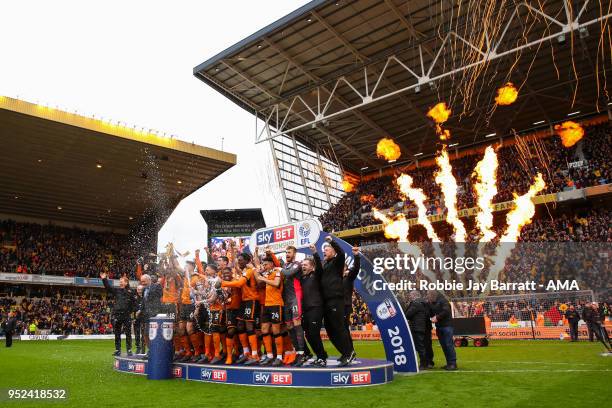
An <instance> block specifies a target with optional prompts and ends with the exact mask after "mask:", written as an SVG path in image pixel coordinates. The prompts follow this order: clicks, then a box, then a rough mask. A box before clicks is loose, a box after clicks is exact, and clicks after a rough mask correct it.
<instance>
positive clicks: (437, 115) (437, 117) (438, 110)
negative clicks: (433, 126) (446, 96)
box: [427, 102, 451, 124]
mask: <svg viewBox="0 0 612 408" xmlns="http://www.w3.org/2000/svg"><path fill="white" fill-rule="evenodd" d="M450 115H451V110H450V108H449V107H447V106H446V102H440V103H438V104H436V105H435V106H434V107H433V108H431V109H430V110H429V112H427V116H429V117H430V118H432V119H433V120H434V122H436V123H438V124H440V123H444V122H446V121H447V120H448V118H449V117H450Z"/></svg>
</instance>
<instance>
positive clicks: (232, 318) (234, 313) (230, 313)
mask: <svg viewBox="0 0 612 408" xmlns="http://www.w3.org/2000/svg"><path fill="white" fill-rule="evenodd" d="M239 316H240V309H225V326H226V327H227V328H228V329H229V328H230V327H236V324H237V323H238V317H239Z"/></svg>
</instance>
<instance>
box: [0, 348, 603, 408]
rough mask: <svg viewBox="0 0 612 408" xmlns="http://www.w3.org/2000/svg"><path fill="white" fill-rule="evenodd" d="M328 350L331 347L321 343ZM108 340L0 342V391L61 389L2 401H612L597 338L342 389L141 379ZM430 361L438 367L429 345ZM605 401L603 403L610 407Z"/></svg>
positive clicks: (472, 353) (464, 352)
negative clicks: (120, 365) (123, 365)
mask: <svg viewBox="0 0 612 408" xmlns="http://www.w3.org/2000/svg"><path fill="white" fill-rule="evenodd" d="M355 345H356V349H357V354H358V356H361V357H364V358H365V357H368V358H383V357H384V352H383V347H382V344H381V343H379V342H365V341H364V342H356V343H355ZM327 347H328V348H329V349H331V345H329V344H327ZM112 349H113V345H112V342H111V341H110V340H108V341H106V340H104V341H103V340H96V341H76V340H75V341H64V342H51V341H50V342H37V341H24V342H16V343H15V344H14V346H13V348H10V349H7V348H5V347H3V345H2V347H0V388H4V389H6V388H45V389H50V388H64V389H66V390H67V392H68V398H67V400H66V401H63V402H38V403H24V402H23V401H22V402H16V401H13V402H7V401H6V400H5V401H0V406H2V405H4V406H46V405H54V406H55V405H57V406H75V407H116V408H119V407H196V406H197V407H218V408H230V407H240V406H246V407H249V408H254V407H266V408H268V407H269V408H272V407H283V408H298V407H307V408H312V407H344V408H348V407H377V408H378V407H471V408H473V407H549V406H550V407H555V408H559V407H579V406H585V407H586V406H588V407H594V406H595V407H596V406H606V405H608V404H609V403H610V400H611V399H612V391H610V380H611V379H612V375H611V374H612V357H602V356H600V353H601V352H602V349H603V348H602V347H601V345H599V344H597V343H587V342H580V343H568V342H561V341H492V342H491V346H490V347H487V348H474V347H467V348H460V349H458V350H457V355H458V365H459V368H460V369H459V371H456V372H446V371H444V370H441V369H439V368H437V369H434V370H430V371H427V372H424V373H422V374H419V375H409V376H401V375H397V376H396V377H395V379H394V380H393V382H392V383H391V384H386V385H381V386H374V387H364V388H352V389H351V388H349V389H337V390H334V389H320V390H317V389H278V388H265V387H246V386H235V385H224V384H207V383H200V382H195V381H182V380H167V381H148V380H147V379H146V377H144V376H139V375H132V374H126V373H119V372H115V371H114V370H113V358H112V356H111V352H112ZM434 352H435V353H436V357H435V362H436V366H438V367H440V366H442V365H444V362H443V361H444V358H443V355H442V353H441V350H440V348H439V347H438V346H437V345H436V347H435V349H434ZM608 406H609V405H608Z"/></svg>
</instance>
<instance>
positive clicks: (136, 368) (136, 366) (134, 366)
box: [128, 362, 144, 373]
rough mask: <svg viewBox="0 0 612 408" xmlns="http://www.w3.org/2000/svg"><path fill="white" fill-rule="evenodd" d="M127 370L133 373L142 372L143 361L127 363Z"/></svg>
mask: <svg viewBox="0 0 612 408" xmlns="http://www.w3.org/2000/svg"><path fill="white" fill-rule="evenodd" d="M128 370H129V371H133V372H135V373H144V363H132V362H129V363H128Z"/></svg>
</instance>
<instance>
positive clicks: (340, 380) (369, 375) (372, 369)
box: [114, 356, 393, 388]
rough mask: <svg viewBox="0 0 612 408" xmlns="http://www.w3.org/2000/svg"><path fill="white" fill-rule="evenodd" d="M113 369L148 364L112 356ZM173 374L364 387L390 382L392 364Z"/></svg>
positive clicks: (181, 367) (205, 367) (142, 371)
mask: <svg viewBox="0 0 612 408" xmlns="http://www.w3.org/2000/svg"><path fill="white" fill-rule="evenodd" d="M114 368H115V370H116V371H121V372H126V373H131V374H139V375H147V369H148V361H147V360H143V359H140V358H137V357H136V358H135V357H124V356H121V357H115V361H114ZM172 371H173V374H174V378H176V379H183V380H190V381H201V382H209V383H224V384H237V385H251V386H265V387H313V388H320V387H323V388H338V387H363V386H370V385H380V384H386V383H388V382H391V381H392V380H393V363H391V362H389V361H383V360H370V359H357V360H355V361H354V362H353V364H351V365H350V366H348V367H338V366H337V362H336V360H335V358H330V359H329V360H328V366H327V367H326V368H315V367H308V366H306V367H267V366H264V367H260V366H257V367H247V366H241V365H231V366H229V365H212V364H191V363H175V364H173V368H172Z"/></svg>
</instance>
